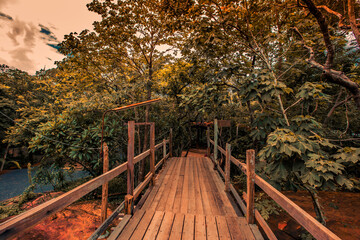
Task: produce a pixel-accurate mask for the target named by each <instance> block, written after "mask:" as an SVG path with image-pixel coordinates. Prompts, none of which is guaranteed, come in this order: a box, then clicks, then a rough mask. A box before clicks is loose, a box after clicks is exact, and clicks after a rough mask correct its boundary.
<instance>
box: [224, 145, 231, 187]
mask: <svg viewBox="0 0 360 240" xmlns="http://www.w3.org/2000/svg"><path fill="white" fill-rule="evenodd" d="M230 156H231V145H230V144H228V143H227V144H226V158H225V159H226V160H225V191H226V192H229V191H230Z"/></svg>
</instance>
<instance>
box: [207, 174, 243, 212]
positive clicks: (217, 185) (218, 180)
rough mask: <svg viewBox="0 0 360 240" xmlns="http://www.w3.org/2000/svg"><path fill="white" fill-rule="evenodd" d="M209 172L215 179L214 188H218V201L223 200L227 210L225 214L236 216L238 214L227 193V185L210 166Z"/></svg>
mask: <svg viewBox="0 0 360 240" xmlns="http://www.w3.org/2000/svg"><path fill="white" fill-rule="evenodd" d="M209 172H210V174H211V177H212V179H213V182H214V188H215V189H216V192H217V196H218V198H219V200H218V201H221V205H222V209H223V211H225V214H226V215H228V216H236V215H237V214H236V211H235V209H234V207H233V206H232V204H231V202H230V199H229V197H228V196H227V195H226V192H225V186H224V183H223V182H222V180H221V178H220V176H219V175H218V174H217V173H216V172H215V171H213V170H212V169H210V168H209Z"/></svg>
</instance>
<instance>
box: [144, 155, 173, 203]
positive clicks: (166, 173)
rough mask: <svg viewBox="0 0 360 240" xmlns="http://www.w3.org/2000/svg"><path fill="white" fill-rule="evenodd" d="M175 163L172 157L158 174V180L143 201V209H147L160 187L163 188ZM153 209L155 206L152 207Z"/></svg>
mask: <svg viewBox="0 0 360 240" xmlns="http://www.w3.org/2000/svg"><path fill="white" fill-rule="evenodd" d="M175 163H176V159H172V160H171V161H170V162H169V164H168V165H167V166H166V168H165V169H164V172H163V173H162V174H161V175H160V178H159V180H158V181H159V182H158V183H157V184H156V185H155V186H154V189H153V190H152V191H151V193H150V195H149V197H148V200H147V201H146V202H145V203H144V206H143V207H142V208H143V209H149V207H150V206H151V205H152V204H153V202H154V200H155V199H156V198H157V195H158V193H159V191H160V190H161V188H164V187H165V185H164V184H163V183H166V181H167V179H168V178H169V173H170V174H171V173H172V170H173V169H174V164H175ZM153 209H154V210H155V208H153Z"/></svg>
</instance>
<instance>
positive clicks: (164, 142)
mask: <svg viewBox="0 0 360 240" xmlns="http://www.w3.org/2000/svg"><path fill="white" fill-rule="evenodd" d="M165 157H166V139H165V138H164V140H163V158H164V163H163V164H164V165H165V162H166V159H165Z"/></svg>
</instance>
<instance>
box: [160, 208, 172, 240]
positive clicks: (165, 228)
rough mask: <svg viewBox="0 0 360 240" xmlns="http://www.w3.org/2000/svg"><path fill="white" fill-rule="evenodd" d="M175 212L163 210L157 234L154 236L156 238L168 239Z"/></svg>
mask: <svg viewBox="0 0 360 240" xmlns="http://www.w3.org/2000/svg"><path fill="white" fill-rule="evenodd" d="M174 217H175V214H174V213H172V212H165V216H164V218H163V221H162V223H161V226H160V229H159V232H158V235H157V237H156V239H157V240H167V239H169V236H170V232H171V227H172V225H173V221H174Z"/></svg>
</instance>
